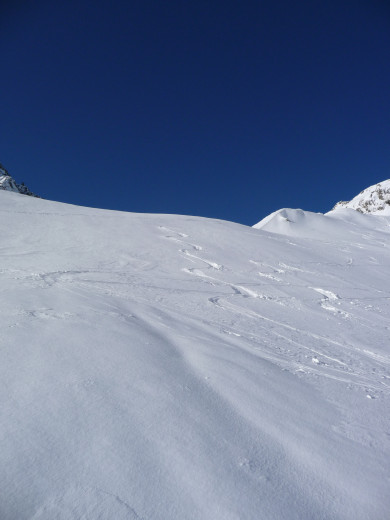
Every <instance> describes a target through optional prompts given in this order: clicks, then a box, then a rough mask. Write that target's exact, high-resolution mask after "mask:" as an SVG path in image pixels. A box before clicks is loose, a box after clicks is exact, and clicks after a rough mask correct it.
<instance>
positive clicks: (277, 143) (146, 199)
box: [0, 0, 390, 225]
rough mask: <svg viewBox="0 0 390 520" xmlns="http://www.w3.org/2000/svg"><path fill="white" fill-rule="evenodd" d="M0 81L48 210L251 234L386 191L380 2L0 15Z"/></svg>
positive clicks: (40, 4) (105, 7)
mask: <svg viewBox="0 0 390 520" xmlns="http://www.w3.org/2000/svg"><path fill="white" fill-rule="evenodd" d="M0 66H1V84H0V92H1V99H0V101H1V105H0V106H1V117H0V124H1V149H0V162H2V163H3V164H4V165H5V166H6V167H7V168H8V170H9V171H10V173H11V174H12V175H13V176H14V177H15V179H16V180H17V181H19V182H21V181H24V182H25V183H26V184H27V185H28V186H29V187H30V188H31V189H32V190H33V191H35V192H37V193H38V194H40V195H42V196H43V197H44V198H48V199H54V200H61V201H64V202H69V203H73V204H81V205H88V206H95V207H104V208H112V209H119V210H125V211H137V212H138V211H139V212H152V213H160V212H163V213H181V214H191V215H201V216H207V217H216V218H222V219H226V220H233V221H236V222H241V223H244V224H250V225H252V224H254V223H256V222H257V221H258V220H260V219H261V218H263V217H264V216H265V215H267V214H268V213H270V212H271V211H274V210H276V209H279V208H281V207H294V208H296V207H300V208H303V209H307V210H311V211H322V212H323V211H327V210H328V209H330V208H331V206H332V205H333V204H334V203H335V202H337V201H338V200H339V199H348V198H351V197H352V196H353V195H355V194H356V193H357V192H359V191H360V190H361V189H363V188H365V187H367V186H369V185H370V184H374V183H376V182H379V181H381V180H384V179H386V178H389V177H390V4H389V2H387V1H381V0H372V1H368V0H367V1H359V0H354V1H353V2H351V1H344V0H336V1H334V0H326V1H322V0H318V1H317V0H316V1H313V0H300V1H295V0H291V1H284V0H280V1H277V0H263V1H261V0H257V1H249V0H247V1H246V0H241V1H229V0H225V1H219V0H207V1H204V0H193V1H189V0H182V1H178V0H171V1H162V0H160V1H154V0H139V1H138V0H126V1H122V0H94V1H91V0H89V1H87V0H77V1H76V0H66V1H52V0H50V1H45V0H35V1H23V0H13V1H8V2H7V1H3V2H2V3H1V7H0Z"/></svg>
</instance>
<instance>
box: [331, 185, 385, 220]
mask: <svg viewBox="0 0 390 520" xmlns="http://www.w3.org/2000/svg"><path fill="white" fill-rule="evenodd" d="M339 208H350V209H355V210H357V211H360V213H371V214H373V215H382V216H383V215H387V216H389V215H390V179H388V180H386V181H383V182H379V183H378V184H374V186H370V187H369V188H366V189H365V190H363V191H362V192H361V193H359V195H356V197H354V198H353V199H352V200H350V201H349V202H338V203H337V204H336V206H335V207H334V209H339Z"/></svg>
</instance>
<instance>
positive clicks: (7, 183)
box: [0, 164, 38, 197]
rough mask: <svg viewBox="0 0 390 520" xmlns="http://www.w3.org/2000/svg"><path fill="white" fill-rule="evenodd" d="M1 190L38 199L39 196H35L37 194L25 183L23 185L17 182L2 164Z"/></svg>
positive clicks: (0, 172) (0, 165)
mask: <svg viewBox="0 0 390 520" xmlns="http://www.w3.org/2000/svg"><path fill="white" fill-rule="evenodd" d="M0 190H6V191H13V192H15V193H21V194H22V195H30V196H31V197H38V195H35V193H33V192H32V191H31V190H29V189H28V188H27V186H25V185H24V182H22V184H18V183H17V182H15V180H14V179H13V178H12V177H11V175H10V174H9V173H8V171H7V170H6V169H5V168H4V166H3V165H2V164H0Z"/></svg>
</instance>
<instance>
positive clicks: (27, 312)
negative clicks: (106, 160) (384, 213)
mask: <svg viewBox="0 0 390 520" xmlns="http://www.w3.org/2000/svg"><path fill="white" fill-rule="evenodd" d="M0 208H1V211H2V240H1V250H0V254H1V268H0V276H1V285H0V291H1V292H0V324H1V336H0V384H1V397H2V406H1V407H0V413H1V421H0V439H1V450H0V482H1V489H2V498H1V501H0V518H1V519H2V520H16V519H17V520H27V519H29V520H30V519H34V520H54V519H59V520H71V519H72V520H73V519H74V520H76V519H81V518H83V519H88V520H89V519H91V520H95V519H98V518H99V519H100V520H112V519H115V520H121V519H130V520H134V519H142V520H157V519H159V520H184V519H185V520H233V519H235V520H237V519H240V520H259V519H261V520H279V519H280V520H281V519H288V520H294V519H296V520H313V519H315V520H317V519H323V520H329V519H334V520H336V519H337V520H385V519H387V518H388V512H389V510H390V441H389V432H390V406H389V397H390V350H389V346H390V344H389V338H390V276H389V271H390V217H379V216H375V215H363V214H361V213H359V212H356V211H352V210H350V209H339V210H337V211H333V212H331V213H329V214H327V215H320V214H314V213H309V212H304V211H301V210H282V211H280V212H276V213H275V214H274V215H273V216H271V217H270V218H269V219H268V221H267V222H265V223H264V221H263V225H262V226H261V229H256V228H250V227H246V226H242V225H239V224H234V223H232V222H225V221H220V220H213V219H206V218H200V217H189V216H178V215H149V214H132V213H123V212H115V211H104V210H97V209H91V208H83V207H77V206H71V205H66V204H61V203H57V202H51V201H46V200H42V199H37V198H33V197H22V196H21V195H20V194H18V193H12V192H10V191H1V192H0Z"/></svg>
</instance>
